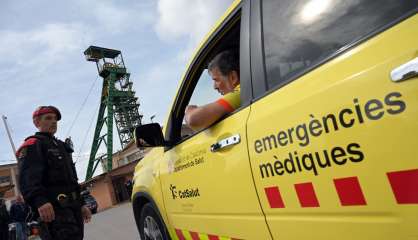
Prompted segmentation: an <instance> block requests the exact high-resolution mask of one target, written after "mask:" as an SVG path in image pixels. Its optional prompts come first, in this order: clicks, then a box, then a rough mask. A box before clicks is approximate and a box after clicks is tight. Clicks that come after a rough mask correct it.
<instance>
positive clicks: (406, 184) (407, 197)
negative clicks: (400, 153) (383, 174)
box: [387, 169, 418, 204]
mask: <svg viewBox="0 0 418 240" xmlns="http://www.w3.org/2000/svg"><path fill="white" fill-rule="evenodd" d="M387 176H388V179H389V182H390V185H391V187H392V191H393V194H394V195H395V198H396V202H397V203H398V204H416V203H418V169H411V170H404V171H397V172H388V173H387Z"/></svg>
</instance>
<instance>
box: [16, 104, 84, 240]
mask: <svg viewBox="0 0 418 240" xmlns="http://www.w3.org/2000/svg"><path fill="white" fill-rule="evenodd" d="M32 118H33V123H34V124H35V126H36V128H37V129H38V130H39V132H37V133H36V134H35V135H33V136H30V137H28V138H26V139H25V142H24V143H23V144H22V146H21V147H20V148H19V150H18V151H17V152H16V154H17V157H18V159H19V187H20V191H21V193H22V195H23V198H24V199H25V201H26V202H27V203H28V204H29V205H30V206H31V207H32V209H33V210H34V212H35V213H36V214H37V215H38V216H39V217H40V218H41V220H42V221H43V222H44V223H46V226H47V229H48V232H49V235H50V236H49V237H50V239H52V240H66V239H68V240H78V239H83V234H84V223H83V222H89V221H90V219H91V213H90V210H89V209H88V208H87V207H86V206H84V201H83V200H82V198H81V196H80V186H79V184H78V181H77V173H76V170H75V166H74V163H73V161H72V157H71V153H72V152H73V150H72V146H70V145H68V144H66V143H64V142H62V141H61V140H58V139H57V138H55V137H54V134H55V133H56V131H57V122H58V121H59V120H60V119H61V113H60V112H59V110H58V109H57V108H56V107H53V106H41V107H39V108H37V109H36V110H35V111H34V112H33V115H32ZM45 238H46V236H45Z"/></svg>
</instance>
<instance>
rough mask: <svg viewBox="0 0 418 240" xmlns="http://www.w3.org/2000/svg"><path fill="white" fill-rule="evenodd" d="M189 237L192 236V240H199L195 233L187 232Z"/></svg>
mask: <svg viewBox="0 0 418 240" xmlns="http://www.w3.org/2000/svg"><path fill="white" fill-rule="evenodd" d="M189 233H190V236H192V239H193V240H200V237H199V234H198V233H197V232H192V231H189Z"/></svg>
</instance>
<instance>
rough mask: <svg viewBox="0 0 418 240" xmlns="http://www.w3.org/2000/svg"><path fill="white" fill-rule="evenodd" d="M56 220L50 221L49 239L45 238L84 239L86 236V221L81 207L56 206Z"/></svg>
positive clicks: (54, 239)
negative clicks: (84, 221)
mask: <svg viewBox="0 0 418 240" xmlns="http://www.w3.org/2000/svg"><path fill="white" fill-rule="evenodd" d="M54 211H55V220H54V221H52V222H51V223H49V224H48V225H47V226H48V232H49V239H48V237H46V236H42V237H43V238H42V239H45V240H82V239H83V236H84V223H83V217H82V215H81V207H80V206H77V207H65V208H63V207H60V206H54ZM42 235H44V234H42Z"/></svg>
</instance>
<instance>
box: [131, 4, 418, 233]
mask: <svg viewBox="0 0 418 240" xmlns="http://www.w3.org/2000/svg"><path fill="white" fill-rule="evenodd" d="M417 11H418V2H417V1H416V0H376V1H371V0H352V1H343V0H242V1H235V2H233V4H232V5H231V7H230V8H229V9H228V10H227V12H226V14H225V15H224V16H223V17H222V19H221V20H220V21H219V22H218V23H217V24H216V26H215V27H214V29H213V30H212V31H211V32H210V34H209V35H208V36H207V38H206V39H205V40H204V41H203V43H202V44H201V46H200V48H198V49H197V51H196V53H195V55H194V56H193V58H192V59H191V61H190V64H189V65H188V66H187V67H186V72H185V74H184V76H183V78H182V79H181V80H180V86H179V88H178V91H177V94H176V97H175V99H174V101H173V104H172V107H171V110H170V111H169V115H168V117H167V120H166V122H165V123H164V124H163V126H164V128H162V127H161V126H160V125H159V124H157V123H154V124H148V125H142V126H140V127H138V128H137V129H136V138H137V145H138V147H140V148H143V147H153V149H152V150H151V151H150V153H149V154H147V155H146V157H145V158H144V159H142V160H141V161H140V162H139V163H138V165H137V166H136V169H135V174H134V188H133V194H132V206H133V211H134V215H135V219H136V223H137V227H138V229H139V232H140V235H141V239H142V240H147V239H180V240H183V239H193V240H196V239H210V240H215V239H220V240H221V239H255V240H264V239H291V240H297V239H310V240H314V239H318V240H319V239H320V240H323V239H346V240H348V239H356V240H360V239H363V240H372V239H376V240H377V239H379V240H381V239H402V240H412V239H418V15H417ZM226 49H232V50H235V51H237V52H239V62H240V63H239V64H240V71H239V75H240V82H241V84H240V88H241V93H240V99H241V105H240V107H239V108H238V109H236V110H235V111H233V112H231V113H229V114H227V115H226V116H224V117H223V118H222V119H220V120H218V121H217V122H216V123H214V124H213V125H211V126H210V127H207V128H204V129H202V130H199V131H192V130H190V129H189V128H188V127H187V125H185V122H184V115H185V109H186V106H187V105H191V104H194V105H201V104H205V103H209V102H212V101H214V100H216V99H217V98H219V97H220V96H219V95H216V94H217V93H216V91H215V90H214V89H213V83H212V79H211V78H210V76H209V75H208V72H207V71H208V70H207V66H208V62H210V61H211V59H212V58H213V57H214V56H215V55H216V54H217V53H219V52H221V51H224V50H226Z"/></svg>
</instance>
